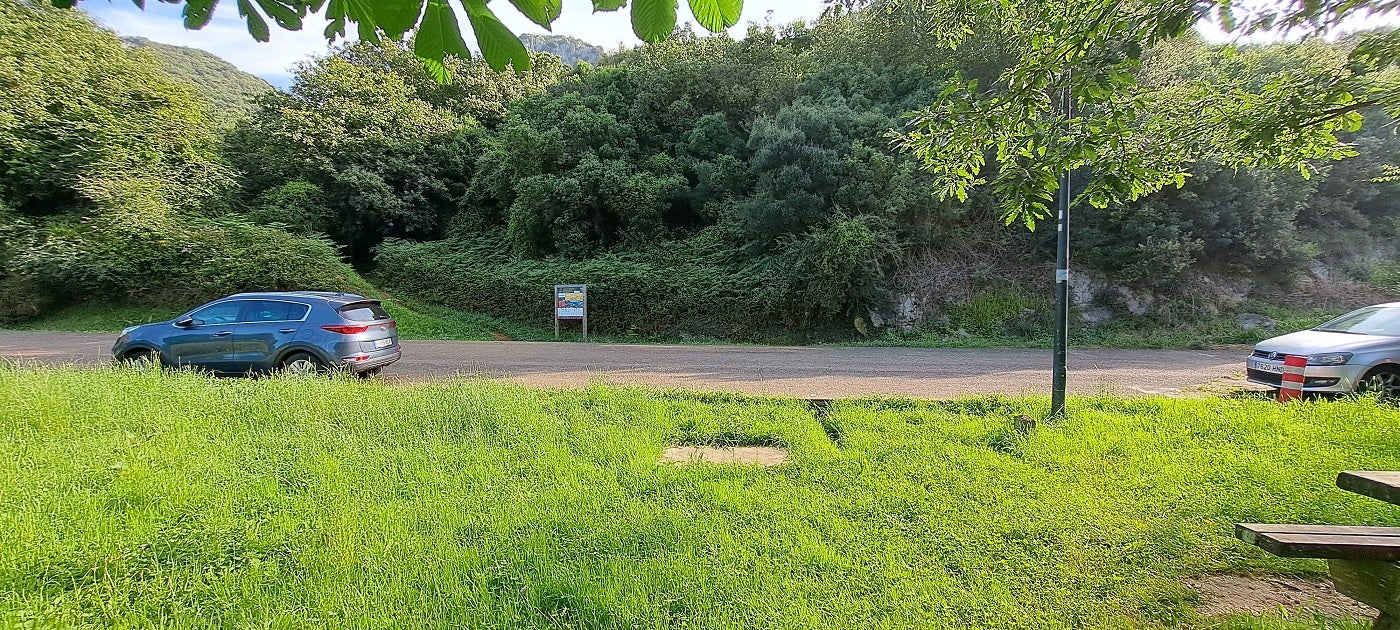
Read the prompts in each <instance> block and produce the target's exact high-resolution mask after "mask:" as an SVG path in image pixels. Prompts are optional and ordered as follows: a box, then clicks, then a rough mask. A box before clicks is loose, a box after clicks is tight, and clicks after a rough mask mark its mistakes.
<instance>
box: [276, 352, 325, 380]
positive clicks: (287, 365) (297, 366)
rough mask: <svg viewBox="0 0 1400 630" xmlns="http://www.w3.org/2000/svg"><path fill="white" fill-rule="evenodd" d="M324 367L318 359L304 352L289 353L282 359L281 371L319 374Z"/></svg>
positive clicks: (298, 373)
mask: <svg viewBox="0 0 1400 630" xmlns="http://www.w3.org/2000/svg"><path fill="white" fill-rule="evenodd" d="M325 367H326V366H325V365H324V364H322V363H321V361H320V359H317V358H316V357H315V356H314V355H312V354H310V353H306V352H296V353H293V354H289V355H287V358H285V359H282V373H284V374H294V375H308V374H319V373H321V371H322V370H324V369H325Z"/></svg>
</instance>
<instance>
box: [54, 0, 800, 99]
mask: <svg viewBox="0 0 1400 630" xmlns="http://www.w3.org/2000/svg"><path fill="white" fill-rule="evenodd" d="M680 4H681V15H680V22H682V23H684V22H691V23H694V21H695V20H694V18H692V17H691V15H690V11H689V9H688V8H687V6H686V5H687V3H686V2H681V3H680ZM79 6H81V7H83V8H84V9H85V10H86V11H87V12H88V14H90V15H91V16H92V17H93V18H94V19H96V20H97V21H98V23H100V24H102V25H103V26H106V27H107V28H110V29H112V30H114V31H116V32H117V33H118V34H119V35H124V36H136V37H145V38H146V39H149V40H152V41H157V42H161V43H164V44H174V45H177V46H190V47H192V48H200V49H203V50H207V51H209V52H211V53H214V54H215V55H218V56H220V57H223V58H224V59H227V60H228V61H229V62H231V63H232V64H233V65H235V66H238V68H239V69H241V70H243V71H244V72H248V73H250V74H255V75H257V76H260V77H262V78H264V79H266V80H267V81H268V82H269V83H272V84H273V85H276V86H278V87H284V88H285V87H287V86H288V85H290V84H291V75H292V68H293V66H295V65H296V64H297V62H300V61H302V60H304V59H306V58H307V57H309V56H312V55H317V54H323V53H325V52H326V48H327V46H326V39H325V38H324V37H322V35H321V32H322V31H323V30H325V27H326V20H325V19H323V18H320V17H319V16H316V17H312V18H309V19H307V20H306V22H305V24H304V25H303V27H302V30H300V31H294V32H292V31H284V30H281V29H279V28H277V26H276V25H275V24H274V25H272V29H271V31H272V33H271V38H270V39H271V41H269V42H266V43H263V42H258V41H255V40H254V39H253V38H252V36H250V35H249V34H248V29H247V26H246V24H245V23H244V21H243V19H242V18H240V17H238V7H237V5H236V3H235V2H234V0H222V1H221V2H220V3H219V4H218V6H217V8H216V9H215V11H214V19H213V20H212V21H211V22H210V23H209V24H208V25H207V26H205V27H204V28H203V29H200V30H198V31H187V30H185V27H184V22H183V20H182V19H181V17H180V9H181V8H182V7H183V5H182V4H180V5H177V4H167V3H165V2H146V10H145V11H142V10H141V9H140V8H138V7H137V6H136V5H135V4H133V3H132V2H131V0H88V1H86V2H82V3H81V4H80V5H79ZM492 8H493V9H495V11H496V14H497V15H498V16H499V17H500V18H501V21H502V22H505V24H506V26H508V27H510V28H511V30H513V31H515V32H516V33H547V32H549V31H546V30H545V29H544V28H542V27H540V26H539V25H538V24H535V23H533V22H531V21H529V20H527V19H526V18H525V16H523V15H521V14H520V12H519V11H517V10H516V9H515V7H513V6H511V5H510V3H509V2H505V1H503V0H502V1H498V2H496V3H494V4H492ZM459 11H460V9H459ZM821 11H822V2H821V0H747V1H746V2H745V3H744V16H743V18H742V19H741V20H740V24H739V25H737V26H735V27H734V28H732V29H730V32H731V34H733V35H734V36H735V37H741V36H743V34H744V32H745V30H746V28H747V26H746V25H747V24H748V23H749V22H763V21H765V20H768V19H771V20H772V22H773V23H774V24H786V23H788V22H792V21H796V20H803V19H806V20H812V19H815V18H816V17H817V16H818V15H820V14H821ZM458 19H459V20H460V21H461V23H462V25H463V26H466V22H467V21H466V18H465V17H462V16H459V18H458ZM696 29H697V30H702V31H703V29H700V27H698V26H697V27H696ZM347 30H348V31H350V32H351V33H353V32H354V27H353V26H351V27H350V28H348V29H347ZM554 33H557V34H559V35H570V36H573V37H577V38H579V39H582V40H584V41H586V42H589V43H591V44H597V45H599V46H603V47H605V48H618V47H620V46H632V45H636V44H638V43H640V41H639V40H638V39H637V38H636V37H635V36H634V35H632V25H631V21H630V18H629V16H628V13H627V10H626V9H623V10H621V11H612V12H602V13H593V12H592V2H591V0H564V10H563V12H562V13H561V15H560V18H559V19H558V21H556V22H555V23H554ZM466 39H467V42H468V43H474V42H473V41H472V38H471V37H470V36H468V37H467V38H466Z"/></svg>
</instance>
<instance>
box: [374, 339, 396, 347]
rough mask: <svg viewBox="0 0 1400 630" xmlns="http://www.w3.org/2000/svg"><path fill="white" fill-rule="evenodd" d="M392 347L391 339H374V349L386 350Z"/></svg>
mask: <svg viewBox="0 0 1400 630" xmlns="http://www.w3.org/2000/svg"><path fill="white" fill-rule="evenodd" d="M392 345H394V340H393V339H376V340H375V342H374V349H375V350H378V349H380V348H388V347H389V346H392Z"/></svg>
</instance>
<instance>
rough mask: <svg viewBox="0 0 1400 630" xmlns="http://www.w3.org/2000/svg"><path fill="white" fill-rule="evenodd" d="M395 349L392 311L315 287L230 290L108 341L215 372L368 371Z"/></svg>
mask: <svg viewBox="0 0 1400 630" xmlns="http://www.w3.org/2000/svg"><path fill="white" fill-rule="evenodd" d="M401 352H402V350H401V349H400V347H399V335H398V330H397V328H396V326H395V324H394V319H393V318H392V317H390V316H389V313H387V312H385V310H384V308H383V307H382V306H380V305H379V301H378V300H371V299H366V298H364V297H361V296H358V295H354V294H351V293H325V292H319V291H293V292H288V293H239V294H237V295H230V296H228V297H226V298H221V299H218V300H214V301H213V302H209V303H208V304H204V305H202V306H199V307H198V308H195V309H193V310H191V311H189V312H187V313H185V314H183V315H181V316H179V317H176V318H175V319H173V320H170V321H168V322H158V323H155V324H146V325H144V326H132V327H130V328H127V329H126V330H123V331H122V333H121V336H120V337H117V343H116V345H114V346H112V356H113V357H114V358H116V359H117V360H118V361H142V360H155V359H159V360H160V362H161V363H162V364H165V365H172V366H191V367H198V368H203V369H206V370H209V371H211V372H215V373H219V374H248V373H257V372H267V371H270V370H274V369H279V368H281V369H286V370H289V371H299V372H310V371H317V370H323V369H326V368H330V367H344V368H346V369H348V370H350V371H351V372H354V373H356V374H361V375H365V376H368V375H372V374H375V373H378V372H379V370H380V369H382V368H383V367H384V366H386V365H389V364H390V363H393V362H395V361H398V360H399V357H400V356H401Z"/></svg>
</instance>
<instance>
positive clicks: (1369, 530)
mask: <svg viewBox="0 0 1400 630" xmlns="http://www.w3.org/2000/svg"><path fill="white" fill-rule="evenodd" d="M1236 526H1237V527H1248V528H1249V529H1251V530H1253V531H1255V532H1270V533H1279V534H1330V535H1338V536H1397V535H1400V527H1369V526H1365V525H1301V524H1298V523H1238V524H1237V525H1236Z"/></svg>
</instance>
